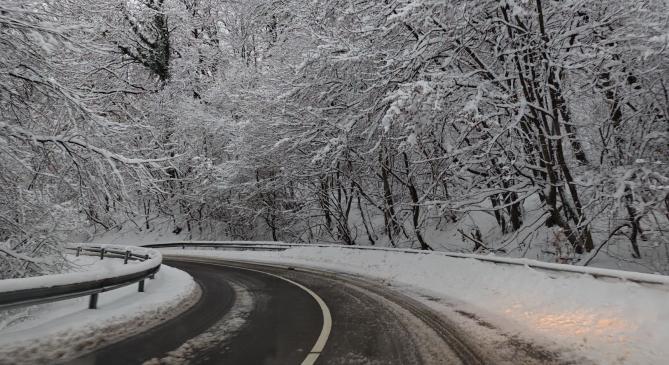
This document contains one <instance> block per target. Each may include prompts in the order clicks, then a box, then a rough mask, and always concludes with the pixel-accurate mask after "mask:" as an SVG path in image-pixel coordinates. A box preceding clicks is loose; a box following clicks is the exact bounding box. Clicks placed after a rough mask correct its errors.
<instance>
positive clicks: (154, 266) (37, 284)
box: [0, 244, 162, 309]
mask: <svg viewBox="0 0 669 365" xmlns="http://www.w3.org/2000/svg"><path fill="white" fill-rule="evenodd" d="M68 249H70V250H73V251H75V252H76V255H77V256H79V255H81V254H86V255H94V256H99V257H100V259H101V260H103V259H104V258H105V257H107V258H119V259H123V260H124V264H127V263H128V261H141V262H140V263H136V264H133V265H128V266H127V267H124V268H123V269H122V270H116V271H115V272H114V273H98V272H90V273H88V272H86V274H85V275H86V277H87V278H88V277H90V279H87V280H86V279H84V280H82V275H83V273H81V272H75V273H66V274H56V275H51V276H37V277H30V278H23V279H7V280H0V309H9V308H14V307H22V306H28V305H34V304H43V303H49V302H56V301H60V300H65V299H71V298H76V297H82V296H86V295H90V299H89V302H88V308H90V309H96V308H97V303H98V295H99V294H100V293H102V292H106V291H110V290H114V289H117V288H121V287H124V286H128V285H131V284H134V283H139V286H138V291H139V292H143V291H144V280H145V279H147V278H149V279H153V278H154V275H155V274H156V273H157V272H158V270H160V265H161V264H162V255H161V254H160V252H158V251H156V250H149V249H146V248H142V247H131V248H130V247H121V246H111V245H95V246H94V245H88V244H76V245H72V246H71V247H68Z"/></svg>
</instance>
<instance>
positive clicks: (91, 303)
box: [88, 293, 98, 309]
mask: <svg viewBox="0 0 669 365" xmlns="http://www.w3.org/2000/svg"><path fill="white" fill-rule="evenodd" d="M97 308H98V293H95V294H91V298H90V299H89V300H88V309H97Z"/></svg>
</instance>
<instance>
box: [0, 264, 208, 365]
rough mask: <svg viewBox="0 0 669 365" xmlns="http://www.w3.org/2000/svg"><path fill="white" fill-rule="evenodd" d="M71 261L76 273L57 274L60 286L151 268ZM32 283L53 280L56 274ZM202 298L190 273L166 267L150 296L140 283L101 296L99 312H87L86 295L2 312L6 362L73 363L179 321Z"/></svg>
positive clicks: (0, 345)
mask: <svg viewBox="0 0 669 365" xmlns="http://www.w3.org/2000/svg"><path fill="white" fill-rule="evenodd" d="M68 260H70V261H71V262H72V263H73V264H74V265H73V266H74V268H75V270H76V272H73V273H67V274H61V275H54V276H55V281H56V282H60V281H62V280H61V279H62V278H67V279H70V278H72V277H81V278H84V279H92V278H96V277H104V276H108V275H116V274H119V273H124V272H126V271H129V270H132V268H131V267H132V266H141V265H145V264H144V263H141V262H129V263H128V265H123V260H122V259H113V258H108V259H105V260H100V259H99V258H97V257H92V256H80V257H75V256H69V257H68ZM145 262H146V261H145ZM30 279H31V280H32V281H39V282H44V283H51V282H52V280H50V276H45V277H36V278H30ZM20 280H22V279H20ZM11 284H12V287H16V286H18V285H22V284H20V283H11ZM45 285H46V284H45ZM198 298H199V287H198V286H197V284H196V283H195V282H194V280H193V278H192V277H191V276H190V275H188V274H187V273H185V272H183V271H181V270H177V269H175V268H172V267H169V266H166V265H162V266H161V268H160V271H159V272H158V273H157V274H156V276H155V279H154V280H146V285H145V292H144V293H139V292H138V291H137V284H133V285H130V286H126V287H122V288H119V289H115V290H112V291H109V292H104V293H101V294H100V297H99V300H98V309H94V310H90V309H87V308H88V297H87V296H86V297H80V298H75V299H69V300H64V301H60V302H54V303H49V304H42V305H35V306H31V307H27V308H20V309H14V310H5V311H0V364H16V363H31V364H52V363H54V362H57V361H63V360H66V359H70V358H72V357H73V356H77V355H81V354H84V353H86V352H90V351H93V350H95V349H97V348H100V347H103V346H105V345H108V344H110V343H113V342H116V341H118V340H120V339H122V338H125V337H127V336H130V335H132V334H135V333H138V332H141V331H143V330H146V329H148V328H150V327H152V326H155V325H157V324H159V323H160V322H162V321H164V320H167V319H169V318H173V317H175V316H177V315H178V314H180V313H181V312H183V311H184V310H185V309H187V308H188V307H190V305H191V304H193V303H195V301H196V300H197V299H198Z"/></svg>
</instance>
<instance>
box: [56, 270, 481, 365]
mask: <svg viewBox="0 0 669 365" xmlns="http://www.w3.org/2000/svg"><path fill="white" fill-rule="evenodd" d="M165 263H166V264H168V265H170V266H174V267H177V268H179V269H181V270H184V271H186V272H188V273H189V274H191V275H192V276H193V278H194V279H195V280H196V282H197V283H198V284H199V285H200V287H201V288H202V296H201V298H200V300H199V301H198V302H197V303H196V304H195V305H194V306H193V307H191V308H190V309H189V310H187V311H186V312H185V313H183V314H181V315H180V316H178V317H176V318H174V319H172V320H168V321H166V322H164V323H162V324H160V325H158V326H156V327H154V328H152V329H150V330H148V331H146V332H143V333H141V334H139V335H136V336H133V337H131V338H128V339H125V340H123V341H120V342H117V343H115V344H112V345H110V346H107V347H105V348H102V349H100V350H98V351H95V352H93V353H90V354H87V355H84V356H82V357H80V358H77V359H75V360H73V361H70V362H69V364H73V365H92V364H96V365H98V364H99V365H104V364H282V365H283V364H305V365H306V364H313V363H316V364H407V365H409V364H481V363H484V362H485V361H483V360H482V357H481V356H480V354H478V353H477V352H476V350H475V349H474V347H473V346H471V344H468V343H467V342H466V341H465V340H463V339H462V338H461V337H462V336H459V335H458V333H456V332H454V331H453V330H452V329H451V328H450V326H449V324H448V323H447V322H446V321H445V320H444V319H443V318H442V317H441V316H439V315H438V314H436V313H433V312H432V311H431V310H430V309H428V308H427V307H426V306H425V305H423V304H421V303H420V302H418V301H416V300H413V299H411V298H409V297H406V296H404V295H402V294H399V293H397V292H393V291H390V290H387V288H384V287H383V286H382V285H380V284H379V283H375V282H371V281H367V280H364V279H359V278H357V279H356V278H354V277H348V276H341V275H334V274H327V273H322V272H314V271H308V270H296V269H294V268H288V267H276V266H267V265H255V264H249V263H240V262H230V261H222V260H216V259H202V258H199V259H196V258H186V257H168V258H167V260H165Z"/></svg>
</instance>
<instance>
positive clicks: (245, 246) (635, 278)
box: [142, 241, 669, 287]
mask: <svg viewBox="0 0 669 365" xmlns="http://www.w3.org/2000/svg"><path fill="white" fill-rule="evenodd" d="M142 247H150V248H182V249H185V248H186V247H205V248H214V249H226V250H253V251H285V250H287V249H290V248H296V247H322V248H342V249H347V250H361V251H386V252H397V253H407V254H415V255H439V256H446V257H452V258H460V259H473V260H477V261H482V262H490V263H493V264H502V265H512V266H523V267H527V268H530V269H536V270H543V271H551V272H559V273H568V274H583V275H589V276H591V277H593V278H595V279H602V278H604V279H615V280H622V281H630V282H635V283H639V284H652V285H664V286H667V287H669V276H665V275H657V274H646V273H639V272H631V271H622V270H611V269H601V268H593V267H584V266H574V265H566V264H553V263H548V262H542V261H537V260H531V259H524V258H521V259H518V258H507V257H498V256H492V255H489V256H486V255H475V254H464V253H456V252H444V251H424V250H415V249H403V248H386V247H373V246H352V245H335V244H318V243H315V244H300V243H284V242H244V241H179V242H169V243H156V244H148V245H143V246H142Z"/></svg>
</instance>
